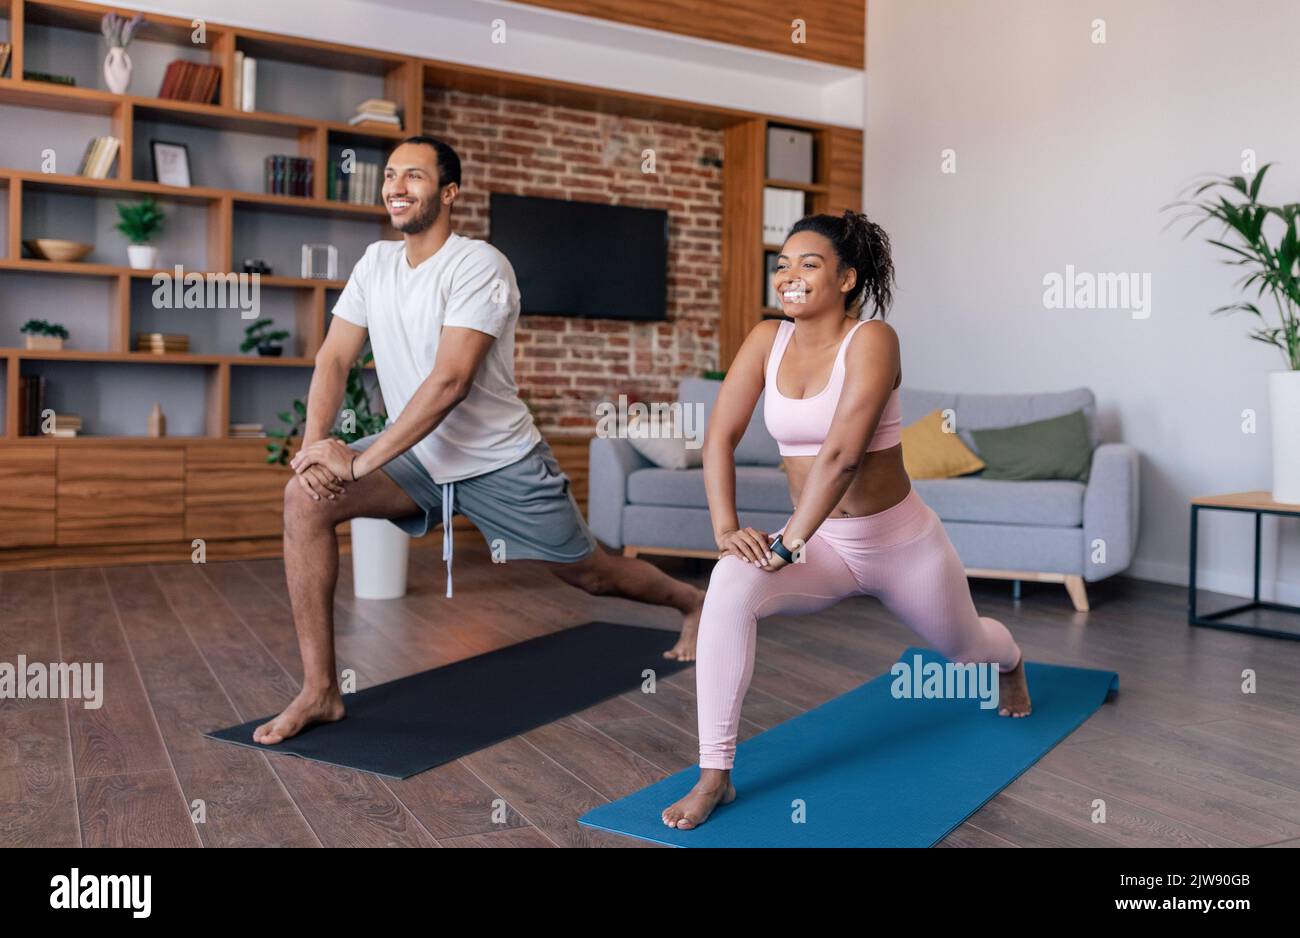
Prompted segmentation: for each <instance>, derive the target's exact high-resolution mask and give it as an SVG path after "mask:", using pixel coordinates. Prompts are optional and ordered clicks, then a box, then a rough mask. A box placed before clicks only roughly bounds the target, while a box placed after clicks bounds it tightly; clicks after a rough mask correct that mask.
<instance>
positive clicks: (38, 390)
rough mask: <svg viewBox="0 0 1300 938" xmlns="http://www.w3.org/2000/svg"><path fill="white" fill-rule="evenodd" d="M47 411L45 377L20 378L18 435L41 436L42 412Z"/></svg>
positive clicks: (22, 376)
mask: <svg viewBox="0 0 1300 938" xmlns="http://www.w3.org/2000/svg"><path fill="white" fill-rule="evenodd" d="M44 409H45V375H19V377H18V435H19V436H40V435H41V412H42V411H43V410H44Z"/></svg>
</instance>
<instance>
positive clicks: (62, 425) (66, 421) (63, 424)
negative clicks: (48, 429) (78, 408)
mask: <svg viewBox="0 0 1300 938" xmlns="http://www.w3.org/2000/svg"><path fill="white" fill-rule="evenodd" d="M80 429H81V417H80V416H78V415H77V414H55V415H54V432H56V433H57V432H59V431H60V430H62V431H64V432H67V431H69V430H70V431H72V432H74V433H75V432H76V431H78V430H80Z"/></svg>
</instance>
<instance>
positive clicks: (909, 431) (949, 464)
mask: <svg viewBox="0 0 1300 938" xmlns="http://www.w3.org/2000/svg"><path fill="white" fill-rule="evenodd" d="M903 468H904V469H906V470H907V474H908V476H910V477H911V478H913V479H951V478H952V477H953V476H962V475H966V474H967V473H968V472H977V471H979V470H980V469H983V468H984V460H982V459H980V458H979V457H978V456H977V455H975V453H974V452H973V451H972V450H971V448H970V447H969V446H967V445H966V444H965V443H963V442H962V439H961V437H959V436H958V435H957V434H956V433H945V432H944V431H943V411H941V410H933V411H931V412H930V413H928V414H926V415H925V416H924V417H922V418H921V419H920V420H918V421H917V422H916V423H913V424H910V425H909V426H906V427H904V428H903Z"/></svg>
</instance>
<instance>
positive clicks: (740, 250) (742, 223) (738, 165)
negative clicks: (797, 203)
mask: <svg viewBox="0 0 1300 938" xmlns="http://www.w3.org/2000/svg"><path fill="white" fill-rule="evenodd" d="M765 135H766V125H765V122H764V121H761V120H755V121H747V122H746V123H743V124H738V125H737V126H735V127H729V128H727V130H726V133H725V137H724V140H725V146H726V156H725V157H724V159H723V164H722V204H723V206H724V212H723V217H722V284H721V292H722V316H721V320H720V322H719V325H718V345H719V348H718V356H719V360H720V365H719V367H721V368H722V369H723V370H724V371H725V370H726V369H727V368H730V367H731V361H732V359H734V358H735V357H736V352H738V351H739V350H740V346H741V345H742V344H743V343H744V341H745V336H747V335H748V334H749V330H750V329H752V328H753V327H754V325H755V323H757V322H758V315H759V307H760V306H761V304H762V302H763V257H762V253H761V245H762V243H763V201H762V191H763V173H764V166H763V162H764V159H763V155H764V153H765V152H766V145H767V144H766V139H765ZM756 193H757V197H755V194H756Z"/></svg>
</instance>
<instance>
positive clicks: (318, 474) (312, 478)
mask: <svg viewBox="0 0 1300 938" xmlns="http://www.w3.org/2000/svg"><path fill="white" fill-rule="evenodd" d="M296 478H297V480H298V482H299V484H300V485H301V486H302V487H303V489H304V490H305V491H306V492H307V495H308V496H309V497H310V498H312V499H313V500H314V501H320V500H321V499H322V498H328V499H334V498H336V497H339V496H341V495H342V494H343V492H344V486H343V482H342V481H341V480H340V479H339V478H338V477H337V476H335V475H333V474H332V473H331V472H329V471H328V470H326V469H325V467H323V466H319V465H311V466H306V467H304V468H302V469H299V470H298V471H297V475H296Z"/></svg>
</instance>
